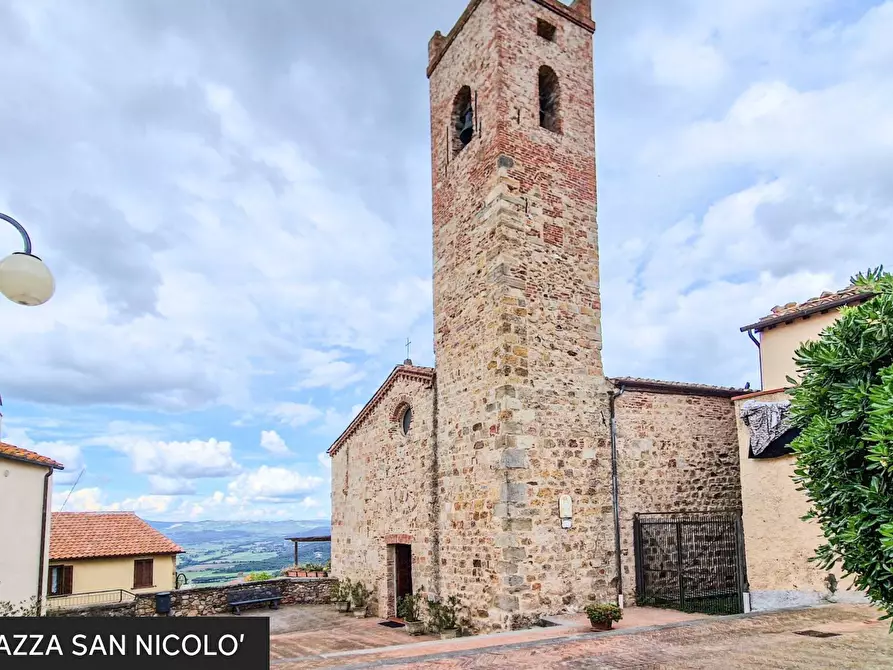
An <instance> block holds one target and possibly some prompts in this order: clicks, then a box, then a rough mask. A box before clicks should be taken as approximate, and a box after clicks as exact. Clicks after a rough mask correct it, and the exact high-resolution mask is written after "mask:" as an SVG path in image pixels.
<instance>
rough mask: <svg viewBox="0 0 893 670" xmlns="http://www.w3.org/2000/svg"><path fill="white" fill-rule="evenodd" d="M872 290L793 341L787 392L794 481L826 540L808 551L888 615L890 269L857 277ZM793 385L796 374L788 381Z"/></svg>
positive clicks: (892, 371) (891, 577)
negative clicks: (818, 329)
mask: <svg viewBox="0 0 893 670" xmlns="http://www.w3.org/2000/svg"><path fill="white" fill-rule="evenodd" d="M852 281H853V283H854V284H855V285H857V286H862V287H864V288H866V289H868V290H871V291H873V292H874V293H875V297H874V298H872V299H871V300H869V301H867V302H865V303H863V304H861V305H858V306H854V307H845V308H843V309H842V310H841V314H840V318H839V319H838V320H837V321H836V322H835V323H834V324H832V325H831V326H829V327H828V328H826V329H825V330H824V331H823V332H822V334H821V336H820V337H819V339H817V340H814V341H811V342H806V343H804V344H803V345H801V346H800V348H799V349H797V352H796V354H795V361H796V364H797V369H798V371H799V372H800V373H801V375H802V379H801V381H800V383H799V384H796V385H795V387H794V388H793V390H792V391H791V396H792V403H791V416H792V420H793V422H794V424H795V425H797V426H798V427H800V428H801V433H800V436H799V437H798V438H797V439H796V440H794V442H793V443H792V445H791V446H792V448H793V450H794V452H795V453H796V455H797V466H796V469H795V475H794V481H795V482H796V483H797V484H798V485H799V486H800V490H803V491H805V492H806V495H807V498H808V500H809V503H810V511H809V513H808V514H807V515H806V516H805V517H804V518H805V519H815V520H816V521H818V523H819V525H820V526H821V528H822V531H823V533H824V536H825V542H824V544H822V545H821V546H820V547H819V548H818V550H817V551H816V556H815V557H814V558H813V559H812V560H813V561H815V562H816V563H817V564H818V565H819V566H820V567H821V568H823V569H825V570H828V569H831V568H832V567H833V566H834V565H836V564H838V563H839V564H840V565H841V567H842V569H843V572H844V573H845V574H846V575H854V576H855V579H854V584H855V586H856V587H857V588H858V589H860V590H863V591H864V592H865V593H866V594H867V595H868V597H869V598H870V599H871V601H872V602H873V603H874V604H875V605H877V606H878V607H880V608H882V609H884V610H886V612H887V616H886V617H885V618H890V616H891V615H893V277H891V275H890V274H889V273H885V272H883V269H882V268H878V269H877V270H869V271H868V272H867V273H866V274H859V275H857V276H856V277H854V278H853V280H852ZM788 381H789V382H790V383H792V384H795V382H794V380H792V379H789V380H788Z"/></svg>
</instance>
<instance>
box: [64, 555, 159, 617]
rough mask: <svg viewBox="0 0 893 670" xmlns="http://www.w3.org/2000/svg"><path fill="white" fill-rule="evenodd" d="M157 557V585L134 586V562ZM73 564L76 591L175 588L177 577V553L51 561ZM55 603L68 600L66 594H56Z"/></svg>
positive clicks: (73, 586) (155, 565)
mask: <svg viewBox="0 0 893 670" xmlns="http://www.w3.org/2000/svg"><path fill="white" fill-rule="evenodd" d="M146 558H151V559H154V565H153V568H154V577H155V579H154V585H153V586H152V587H151V588H146V589H134V588H133V563H134V561H136V560H141V559H146ZM54 565H71V566H73V570H72V586H71V592H72V595H74V594H77V593H91V592H94V591H107V590H111V589H124V590H126V591H130V592H131V593H154V592H156V591H171V590H173V588H174V583H175V581H176V577H177V573H176V565H177V563H176V556H173V555H168V556H129V557H126V558H92V559H86V560H77V561H50V566H54ZM52 603H53V606H61V605H65V604H66V600H65V599H64V598H53V599H52Z"/></svg>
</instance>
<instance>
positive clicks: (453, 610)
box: [428, 596, 459, 631]
mask: <svg viewBox="0 0 893 670" xmlns="http://www.w3.org/2000/svg"><path fill="white" fill-rule="evenodd" d="M428 615H429V616H430V619H431V621H430V624H431V627H432V628H433V629H434V630H437V631H444V630H453V629H454V628H458V626H459V598H458V596H450V597H449V598H447V599H446V602H430V603H428Z"/></svg>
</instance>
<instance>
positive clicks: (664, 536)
mask: <svg viewBox="0 0 893 670" xmlns="http://www.w3.org/2000/svg"><path fill="white" fill-rule="evenodd" d="M633 533H634V544H635V554H636V603H637V604H639V605H651V606H655V607H670V608H673V609H679V610H682V611H684V612H703V613H705V614H739V613H741V612H743V611H744V590H745V583H746V574H745V565H744V539H743V538H744V535H743V532H742V528H741V514H740V512H684V513H682V512H681V513H674V514H663V513H655V514H636V515H635V517H634V519H633Z"/></svg>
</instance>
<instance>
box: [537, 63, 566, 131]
mask: <svg viewBox="0 0 893 670" xmlns="http://www.w3.org/2000/svg"><path fill="white" fill-rule="evenodd" d="M539 92H540V125H541V126H542V127H543V128H545V129H546V130H551V131H552V132H553V133H560V132H561V116H560V113H561V105H560V98H561V92H560V89H559V86H558V75H556V74H555V70H553V69H552V68H550V67H549V66H548V65H543V66H542V67H541V68H540V74H539Z"/></svg>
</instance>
